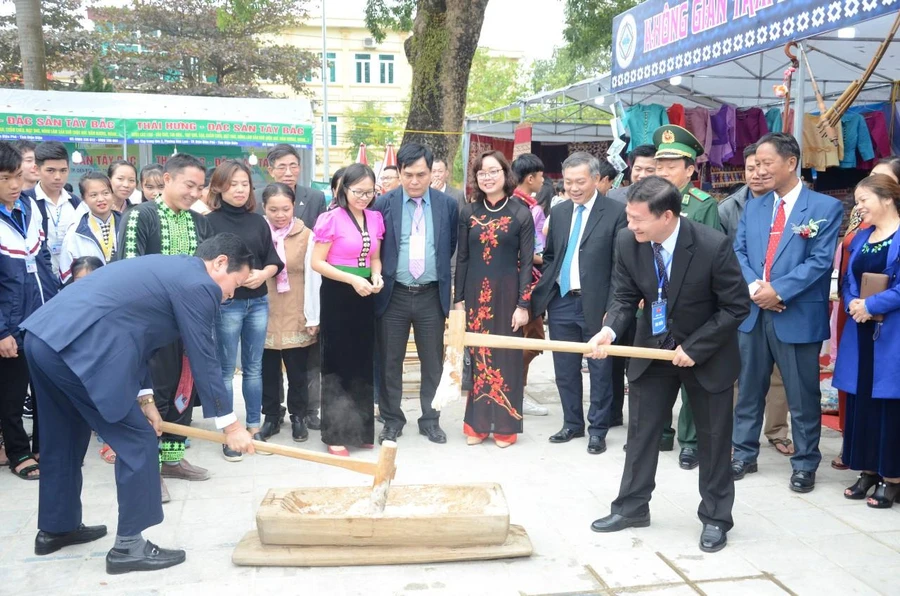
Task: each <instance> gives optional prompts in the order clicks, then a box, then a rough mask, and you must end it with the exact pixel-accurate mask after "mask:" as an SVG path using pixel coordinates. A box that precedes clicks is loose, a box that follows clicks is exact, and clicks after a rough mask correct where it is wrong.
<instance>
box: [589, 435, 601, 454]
mask: <svg viewBox="0 0 900 596" xmlns="http://www.w3.org/2000/svg"><path fill="white" fill-rule="evenodd" d="M604 451H606V439H604V438H602V437H593V436H592V437H591V438H590V439H588V448H587V452H588V453H590V454H591V455H600V454H601V453H603V452H604Z"/></svg>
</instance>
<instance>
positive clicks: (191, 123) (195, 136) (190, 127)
mask: <svg viewBox="0 0 900 596" xmlns="http://www.w3.org/2000/svg"><path fill="white" fill-rule="evenodd" d="M126 132H127V134H126V137H127V138H128V142H129V143H139V144H147V143H170V144H174V145H220V146H265V145H277V144H279V143H287V144H289V145H301V146H304V147H307V148H308V147H312V142H313V132H314V131H313V127H312V126H311V125H308V124H275V123H271V122H228V121H224V120H160V119H154V118H148V119H142V120H128V122H127V130H126Z"/></svg>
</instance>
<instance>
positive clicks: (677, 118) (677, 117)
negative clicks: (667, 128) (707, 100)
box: [666, 103, 687, 128]
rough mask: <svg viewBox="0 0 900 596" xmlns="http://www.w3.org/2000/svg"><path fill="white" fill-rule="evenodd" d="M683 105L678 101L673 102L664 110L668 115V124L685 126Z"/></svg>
mask: <svg viewBox="0 0 900 596" xmlns="http://www.w3.org/2000/svg"><path fill="white" fill-rule="evenodd" d="M684 111H685V110H684V106H683V105H681V104H680V103H673V104H672V107H670V108H669V109H668V110H666V115H667V116H668V117H669V124H674V125H676V126H680V127H681V128H687V127H686V126H685V120H684Z"/></svg>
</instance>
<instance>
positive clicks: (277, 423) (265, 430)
mask: <svg viewBox="0 0 900 596" xmlns="http://www.w3.org/2000/svg"><path fill="white" fill-rule="evenodd" d="M280 432H281V420H278V419H277V418H276V417H275V416H266V418H265V420H264V421H263V425H262V426H260V427H259V434H260V435H262V437H263V439H264V440H265V439H268V438H269V437H272V436H274V435H277V434H278V433H280Z"/></svg>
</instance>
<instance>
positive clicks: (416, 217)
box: [409, 197, 425, 279]
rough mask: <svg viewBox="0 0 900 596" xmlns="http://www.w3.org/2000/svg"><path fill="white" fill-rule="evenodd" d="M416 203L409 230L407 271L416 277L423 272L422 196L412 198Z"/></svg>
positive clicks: (423, 212)
mask: <svg viewBox="0 0 900 596" xmlns="http://www.w3.org/2000/svg"><path fill="white" fill-rule="evenodd" d="M412 200H413V201H414V202H415V203H416V210H415V211H414V212H413V217H412V225H411V226H410V231H409V273H410V275H412V276H413V279H418V278H420V277H421V276H422V274H423V273H425V209H424V208H423V207H422V197H419V198H418V199H412Z"/></svg>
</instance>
